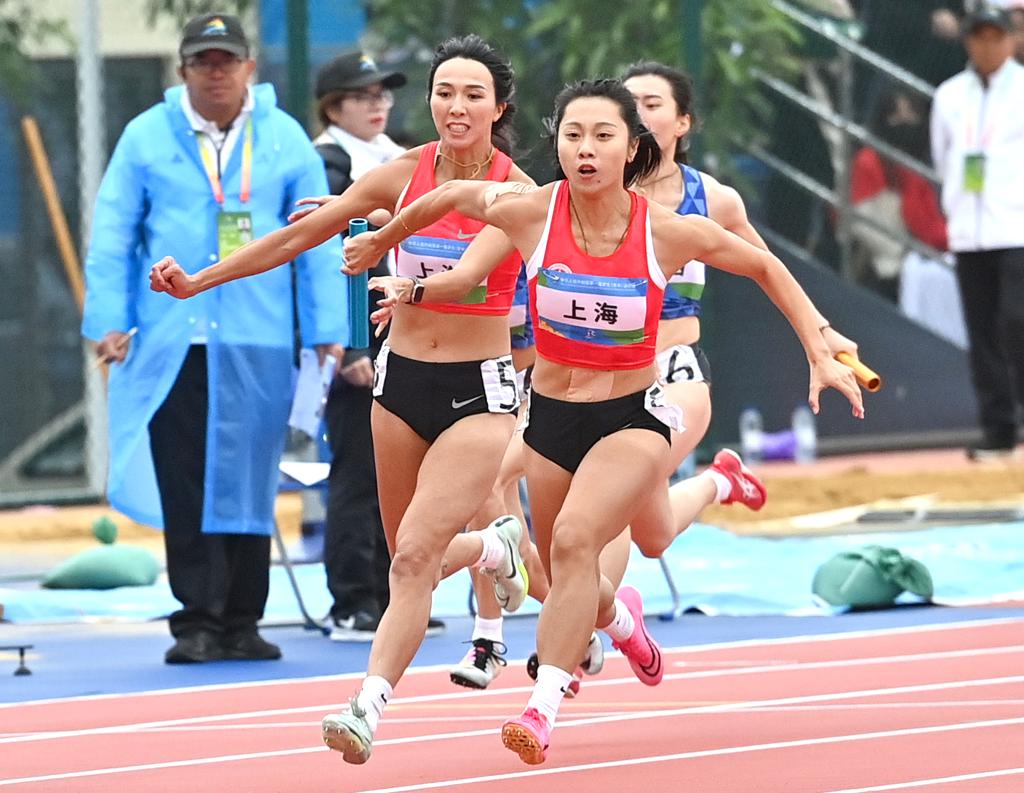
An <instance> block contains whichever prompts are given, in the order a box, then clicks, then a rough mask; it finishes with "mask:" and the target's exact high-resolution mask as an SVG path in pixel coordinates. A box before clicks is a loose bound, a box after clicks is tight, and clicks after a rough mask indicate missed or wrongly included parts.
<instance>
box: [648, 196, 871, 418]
mask: <svg viewBox="0 0 1024 793" xmlns="http://www.w3.org/2000/svg"><path fill="white" fill-rule="evenodd" d="M652 222H654V223H656V225H655V229H654V231H655V250H656V253H657V255H658V260H659V262H661V264H662V269H663V271H664V272H665V274H666V276H670V275H671V274H672V273H674V272H675V271H676V270H678V269H679V268H680V267H681V266H682V265H683V264H685V263H686V262H688V261H690V260H691V259H699V260H700V261H703V262H706V263H707V264H710V265H711V266H713V267H716V268H718V269H721V270H725V271H727V272H730V273H734V274H736V275H743V276H746V277H747V278H751V279H752V280H754V281H756V282H757V284H758V286H760V287H761V290H762V291H763V292H764V293H765V294H766V295H768V297H769V298H770V299H771V301H772V302H773V303H774V304H775V306H776V307H777V308H778V309H779V311H781V312H782V314H783V315H784V316H785V317H786V319H787V320H788V321H789V324H790V325H791V326H792V327H793V330H794V331H795V332H796V335H797V337H798V338H799V339H800V344H801V345H802V346H803V348H804V352H805V354H806V355H807V362H808V364H809V365H810V368H811V377H810V390H809V393H808V398H807V401H808V403H809V404H810V406H811V408H812V410H814V412H815V413H817V412H818V409H819V406H818V395H819V394H820V393H821V391H823V390H824V389H826V388H830V387H831V388H835V389H837V390H838V391H840V392H841V393H842V394H843V395H844V396H846V398H847V399H848V400H849V401H850V405H851V406H852V408H853V415H855V416H857V417H858V418H863V416H864V401H863V397H862V395H861V392H860V388H858V386H857V381H856V379H855V378H854V376H853V372H852V370H850V368H849V367H847V366H844V365H843V364H841V363H838V362H837V361H835V360H833V358H832V354H831V352H830V351H829V348H828V345H827V344H826V343H825V340H824V338H823V337H822V334H821V326H820V325H819V321H820V318H821V315H820V314H819V313H818V310H817V309H816V308H815V307H814V304H813V303H812V302H811V299H810V298H809V297H808V296H807V293H806V292H804V290H803V288H802V287H801V286H800V284H799V283H797V280H796V279H795V278H794V277H793V274H792V273H790V272H789V270H788V269H787V267H786V266H785V265H784V264H783V263H782V262H781V261H780V260H779V259H778V258H777V257H776V256H775V255H773V254H772V253H770V252H768V251H765V250H761V249H760V248H755V247H754V246H753V245H751V244H750V243H748V242H746V241H745V240H743V239H741V238H740V237H738V236H737V235H735V234H732V233H730V232H728V231H726V230H725V229H723V228H722V227H721V226H719V225H718V224H717V223H715V222H714V221H712V220H709V219H707V218H703V217H700V216H698V215H686V216H680V215H677V214H675V213H674V212H670V211H669V210H667V209H664V208H663V207H659V206H655V207H652Z"/></svg>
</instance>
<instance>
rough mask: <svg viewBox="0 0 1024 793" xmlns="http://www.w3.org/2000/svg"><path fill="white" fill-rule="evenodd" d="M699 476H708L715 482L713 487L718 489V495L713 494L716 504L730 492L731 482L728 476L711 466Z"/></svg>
mask: <svg viewBox="0 0 1024 793" xmlns="http://www.w3.org/2000/svg"><path fill="white" fill-rule="evenodd" d="M701 476H710V477H711V481H712V482H714V483H715V487H716V488H717V489H718V495H717V496H715V503H716V504H721V503H722V502H723V501H725V500H726V499H727V498H728V497H729V495H730V494H731V493H732V482H730V481H729V477H727V476H726V475H725V474H723V473H719V472H718V471H716V470H714V469H713V468H708V469H707V470H706V471H704V473H702V474H701Z"/></svg>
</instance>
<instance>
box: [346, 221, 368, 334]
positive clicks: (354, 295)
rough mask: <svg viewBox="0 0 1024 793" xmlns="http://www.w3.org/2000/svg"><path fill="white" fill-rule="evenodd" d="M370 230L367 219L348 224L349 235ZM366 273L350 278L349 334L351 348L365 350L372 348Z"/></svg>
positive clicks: (352, 235)
mask: <svg viewBox="0 0 1024 793" xmlns="http://www.w3.org/2000/svg"><path fill="white" fill-rule="evenodd" d="M368 229H369V224H368V223H367V222H366V218H352V220H350V221H349V222H348V235H349V236H350V237H354V236H356V234H362V233H363V232H364V231H367V230H368ZM368 280H369V279H368V277H367V274H366V273H365V272H362V273H359V275H350V276H349V277H348V332H349V345H348V346H349V347H351V348H353V349H355V350H365V349H366V348H367V347H369V346H370V309H369V300H370V296H369V293H368V291H367V286H366V283H367V281H368Z"/></svg>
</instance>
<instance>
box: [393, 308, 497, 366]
mask: <svg viewBox="0 0 1024 793" xmlns="http://www.w3.org/2000/svg"><path fill="white" fill-rule="evenodd" d="M388 345H389V346H390V347H391V349H392V350H394V351H395V352H396V353H398V354H399V355H401V356H404V357H406V358H412V359H413V360H416V361H429V362H431V363H450V362H452V361H482V360H486V359H488V358H497V357H499V356H501V355H508V354H509V350H510V347H511V344H510V342H509V334H508V315H507V314H498V315H480V314H455V313H442V312H440V311H431V310H430V309H427V308H422V307H420V306H410V305H401V306H398V310H396V311H395V313H394V316H393V317H392V320H391V334H390V335H389V337H388Z"/></svg>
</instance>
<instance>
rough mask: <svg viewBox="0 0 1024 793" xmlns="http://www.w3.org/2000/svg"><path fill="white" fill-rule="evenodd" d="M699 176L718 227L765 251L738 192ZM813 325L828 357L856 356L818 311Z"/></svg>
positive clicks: (854, 348)
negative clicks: (840, 354)
mask: <svg viewBox="0 0 1024 793" xmlns="http://www.w3.org/2000/svg"><path fill="white" fill-rule="evenodd" d="M703 178H704V182H705V184H706V186H707V187H708V188H709V195H708V199H709V200H708V206H709V207H711V214H710V217H711V219H712V220H713V221H715V222H716V223H718V224H719V225H720V226H722V228H724V229H727V230H728V231H731V232H732V233H733V234H736V235H737V236H739V237H742V238H743V239H745V240H746V241H747V242H749V243H750V244H751V245H753V246H754V247H755V248H760V249H761V250H764V251H767V250H769V248H768V245H767V243H765V241H764V238H763V237H761V235H760V234H759V233H758V231H757V229H756V228H754V225H753V224H752V223H751V222H750V218H749V217H748V216H747V207H746V205H745V204H744V203H743V198H742V197H741V196H740V194H739V193H738V192H737V191H736V190H735V189H733V188H732V187H729V186H727V185H724V184H722V183H721V182H719V181H718V180H716V179H715V178H714V177H712V176H708V175H707V174H704V175H703ZM815 311H818V309H817V307H815ZM817 324H818V327H819V328H822V329H823V330H822V332H821V335H822V336H824V337H825V344H827V345H828V351H829V352H830V353H831V354H832V357H835V356H836V355H838V354H839V353H841V352H845V353H849V354H850V355H852V356H853V357H854V358H857V357H858V355H857V349H858V348H857V343H856V342H855V341H853V339H850V338H847V337H846V336H844V335H843V334H842V333H840V332H839V331H837V330H836V329H835V328H833V327H832V325H830V324H829V321H828V320H827V319H825V316H824V315H823V314H822V313H821V312H820V311H818V319H817Z"/></svg>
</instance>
